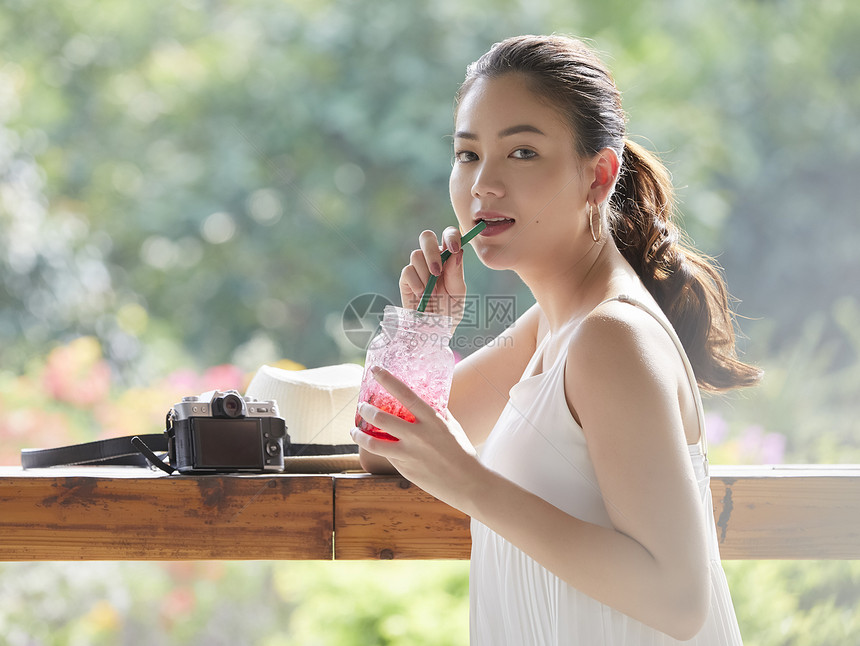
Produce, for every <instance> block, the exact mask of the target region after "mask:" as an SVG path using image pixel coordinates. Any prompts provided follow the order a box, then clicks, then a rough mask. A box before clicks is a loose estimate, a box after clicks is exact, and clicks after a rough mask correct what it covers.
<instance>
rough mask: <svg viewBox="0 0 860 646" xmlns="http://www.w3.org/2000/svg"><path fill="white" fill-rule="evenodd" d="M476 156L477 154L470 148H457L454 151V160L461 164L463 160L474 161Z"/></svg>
mask: <svg viewBox="0 0 860 646" xmlns="http://www.w3.org/2000/svg"><path fill="white" fill-rule="evenodd" d="M477 158H478V156H477V155H476V154H475V153H473V152H472V151H471V150H458V151H457V152H455V153H454V161H456V162H459V163H461V164H463V163H465V162H470V161H475V160H476V159H477Z"/></svg>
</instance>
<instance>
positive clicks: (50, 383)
mask: <svg viewBox="0 0 860 646" xmlns="http://www.w3.org/2000/svg"><path fill="white" fill-rule="evenodd" d="M42 381H43V384H44V386H45V390H46V391H47V393H48V394H49V395H50V396H51V397H53V398H54V399H56V400H57V401H62V402H68V403H70V404H73V405H75V406H78V407H79V408H90V407H92V406H94V405H95V404H96V403H98V402H100V401H103V400H104V399H106V398H107V397H108V395H109V394H110V382H111V371H110V366H109V365H108V363H107V361H105V360H104V358H103V357H102V349H101V345H100V344H99V342H98V340H96V339H95V338H93V337H86V336H85V337H79V338H77V339H75V340H74V341H72V342H71V343H69V344H68V345H64V346H59V347H57V348H54V349H53V350H52V351H51V352H50V354H49V355H48V358H47V361H46V362H45V372H44V374H43V377H42Z"/></svg>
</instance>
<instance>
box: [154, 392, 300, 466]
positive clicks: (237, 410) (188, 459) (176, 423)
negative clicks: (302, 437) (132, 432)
mask: <svg viewBox="0 0 860 646" xmlns="http://www.w3.org/2000/svg"><path fill="white" fill-rule="evenodd" d="M166 433H167V442H168V444H167V446H168V455H169V457H170V465H171V466H172V467H173V468H175V469H176V470H177V471H179V472H180V473H237V472H238V473H242V472H246V473H261V472H270V471H283V470H284V455H286V453H287V451H288V449H289V443H290V440H289V435H287V428H286V424H285V423H284V419H283V418H282V417H280V416H279V414H278V405H277V403H276V402H274V401H260V400H257V399H254V398H251V397H242V396H240V395H239V393H238V392H236V391H235V390H227V391H223V392H222V391H219V390H212V391H209V392H206V393H203V394H202V395H197V396H191V397H183V398H182V401H181V402H179V403H178V404H175V405H174V406H173V408H172V409H171V410H170V412H169V413H168V414H167V428H166Z"/></svg>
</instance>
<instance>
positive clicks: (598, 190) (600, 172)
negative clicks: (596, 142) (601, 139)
mask: <svg viewBox="0 0 860 646" xmlns="http://www.w3.org/2000/svg"><path fill="white" fill-rule="evenodd" d="M592 165H593V168H594V181H592V183H591V186H590V190H589V193H588V197H589V201H590V202H591V203H593V204H600V203H601V202H603V201H604V200H605V199H606V198H607V197H609V193H610V192H611V191H612V188H613V187H614V186H615V180H617V179H618V171H619V169H620V168H621V162H620V160H619V159H618V154H617V153H616V152H615V151H614V150H612V148H604V149H603V150H601V151H600V152H599V153H597V154H596V155H595V156H594V157H593V159H592Z"/></svg>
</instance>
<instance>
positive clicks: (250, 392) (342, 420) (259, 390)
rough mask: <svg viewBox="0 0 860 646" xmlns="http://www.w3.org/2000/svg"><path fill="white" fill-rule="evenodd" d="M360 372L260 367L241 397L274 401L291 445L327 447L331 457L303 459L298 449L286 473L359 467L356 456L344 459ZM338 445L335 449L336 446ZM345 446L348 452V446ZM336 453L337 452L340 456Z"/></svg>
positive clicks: (345, 367)
mask: <svg viewBox="0 0 860 646" xmlns="http://www.w3.org/2000/svg"><path fill="white" fill-rule="evenodd" d="M363 374H364V368H362V367H361V366H360V365H358V364H354V363H343V364H339V365H334V366H323V367H320V368H310V369H308V370H283V369H281V368H275V367H273V366H262V367H260V369H259V370H257V373H256V374H255V375H254V378H253V379H251V383H250V384H248V389H247V392H246V393H245V396H247V397H256V398H257V399H262V400H274V401H275V402H277V404H278V411H279V412H280V415H281V417H283V418H284V421H285V422H286V424H287V432H288V433H289V435H290V442H291V443H292V444H299V445H303V444H311V445H324V446H323V450H322V451H317V452H322V453H325V451H324V447H325V446H329V447H332V450H331V454H330V455H302V454H301V450H299V451H298V454H297V455H295V456H292V457H287V458H286V460H285V462H286V470H287V471H292V472H298V473H309V472H313V473H319V472H332V471H343V470H351V469H360V468H361V467H360V466H359V464H358V455H357V454H356V453H351V454H347V455H344V454H343V451H345V450H349V451H352V450H353V447H355V444H354V443H353V441H352V438H350V436H349V431H350V429H352V428H353V426H355V407H356V405H357V403H358V391H359V387H360V386H361V379H362V376H363ZM335 447H337V448H335ZM347 447H348V448H347ZM337 451H340V452H339V453H338V452H337Z"/></svg>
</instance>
